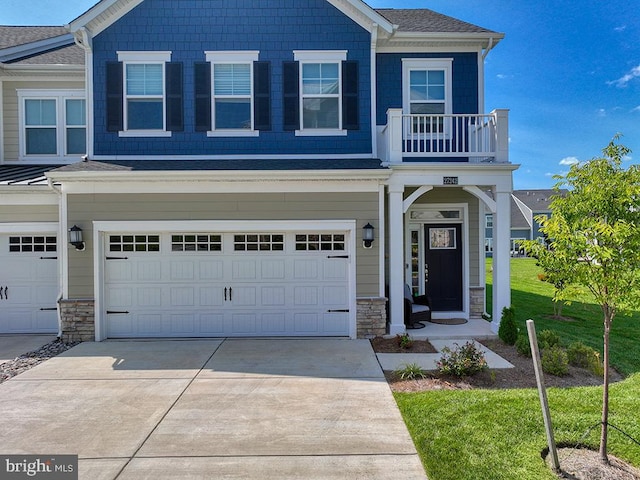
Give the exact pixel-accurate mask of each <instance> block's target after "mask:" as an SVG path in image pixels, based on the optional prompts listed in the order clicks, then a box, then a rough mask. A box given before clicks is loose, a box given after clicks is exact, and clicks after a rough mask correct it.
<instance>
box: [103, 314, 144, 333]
mask: <svg viewBox="0 0 640 480" xmlns="http://www.w3.org/2000/svg"><path fill="white" fill-rule="evenodd" d="M107 317H108V322H107V336H109V337H132V336H134V333H138V332H137V331H134V328H133V325H134V320H135V321H136V323H137V324H138V325H141V324H142V322H143V319H141V318H137V317H136V316H134V315H124V314H108V315H107Z"/></svg>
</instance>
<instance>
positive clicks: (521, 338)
mask: <svg viewBox="0 0 640 480" xmlns="http://www.w3.org/2000/svg"><path fill="white" fill-rule="evenodd" d="M516 350H517V351H518V353H519V354H520V355H522V356H523V357H529V358H531V344H530V343H529V338H528V337H527V336H526V335H518V339H517V340H516Z"/></svg>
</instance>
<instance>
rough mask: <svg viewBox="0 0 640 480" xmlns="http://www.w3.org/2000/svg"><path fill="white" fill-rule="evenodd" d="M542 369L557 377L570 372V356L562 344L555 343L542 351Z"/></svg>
mask: <svg viewBox="0 0 640 480" xmlns="http://www.w3.org/2000/svg"><path fill="white" fill-rule="evenodd" d="M542 371H543V372H545V373H549V374H551V375H555V376H557V377H562V376H564V375H566V374H567V373H569V358H568V357H567V352H565V351H564V349H563V348H562V347H561V346H560V345H553V346H552V347H547V348H545V349H544V350H543V351H542Z"/></svg>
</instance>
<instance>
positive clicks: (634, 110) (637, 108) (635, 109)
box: [631, 105, 640, 112]
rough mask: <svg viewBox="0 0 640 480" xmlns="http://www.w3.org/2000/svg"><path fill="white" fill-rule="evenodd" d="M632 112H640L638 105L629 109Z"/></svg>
mask: <svg viewBox="0 0 640 480" xmlns="http://www.w3.org/2000/svg"><path fill="white" fill-rule="evenodd" d="M631 111H632V112H640V105H638V106H637V107H636V108H633V109H631Z"/></svg>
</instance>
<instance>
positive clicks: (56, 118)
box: [18, 90, 87, 159]
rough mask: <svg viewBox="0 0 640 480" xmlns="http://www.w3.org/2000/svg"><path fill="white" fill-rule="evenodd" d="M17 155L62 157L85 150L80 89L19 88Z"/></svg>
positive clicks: (83, 117)
mask: <svg viewBox="0 0 640 480" xmlns="http://www.w3.org/2000/svg"><path fill="white" fill-rule="evenodd" d="M18 98H19V117H20V123H21V126H22V128H21V129H20V137H21V139H20V156H21V158H25V157H28V158H29V159H34V158H36V159H37V158H42V159H53V158H59V159H62V158H64V157H67V156H79V155H83V154H84V153H86V151H87V140H86V132H87V129H86V123H87V122H86V102H85V99H84V92H83V91H81V90H18Z"/></svg>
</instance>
